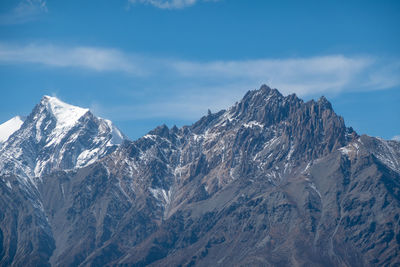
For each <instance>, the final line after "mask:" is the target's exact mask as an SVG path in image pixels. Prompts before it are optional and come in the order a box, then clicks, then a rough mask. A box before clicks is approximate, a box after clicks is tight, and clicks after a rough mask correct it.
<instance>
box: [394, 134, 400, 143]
mask: <svg viewBox="0 0 400 267" xmlns="http://www.w3.org/2000/svg"><path fill="white" fill-rule="evenodd" d="M392 140H395V141H399V142H400V135H395V136H393V137H392Z"/></svg>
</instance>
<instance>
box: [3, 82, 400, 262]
mask: <svg viewBox="0 0 400 267" xmlns="http://www.w3.org/2000/svg"><path fill="white" fill-rule="evenodd" d="M0 192H1V193H0V265H1V266H400V254H399V253H400V142H398V141H393V140H390V141H389V140H383V139H381V138H376V137H370V136H367V135H359V134H358V133H356V132H355V131H354V130H353V129H352V128H351V127H347V126H346V125H345V123H344V119H343V118H342V117H340V116H339V115H337V114H336V113H335V112H334V110H333V108H332V105H331V104H330V103H329V101H328V100H327V99H326V98H325V97H321V98H320V99H319V100H318V101H315V100H311V101H308V102H304V101H303V100H301V99H300V98H298V97H297V96H296V95H295V94H291V95H288V96H283V95H282V94H281V93H280V92H279V91H278V90H276V89H271V88H269V87H268V86H266V85H263V86H261V88H260V89H258V90H252V91H248V92H247V93H246V95H245V96H244V97H243V99H242V100H241V101H239V102H237V103H236V104H234V105H233V106H232V107H230V108H229V109H227V110H221V111H219V112H217V113H211V112H209V113H208V114H207V115H206V116H204V117H202V118H201V119H200V120H198V121H197V122H195V123H194V124H192V125H190V126H183V127H181V128H178V127H176V126H174V127H172V128H169V127H167V126H166V125H162V126H159V127H157V128H155V129H154V130H152V131H150V132H149V133H148V134H146V135H145V136H143V137H141V138H139V139H137V140H135V141H131V140H129V139H128V138H127V137H126V136H125V135H124V134H123V133H122V132H121V131H120V130H118V128H117V127H115V126H114V125H113V124H112V122H111V121H109V120H106V119H102V118H99V117H96V116H95V115H93V114H92V113H91V112H90V111H89V110H88V109H84V108H80V107H75V106H72V105H69V104H66V103H64V102H62V101H60V100H59V99H57V98H55V97H49V96H44V97H43V98H42V100H41V101H40V103H39V104H38V105H36V106H35V107H34V109H33V111H32V113H31V114H29V115H28V116H27V117H15V118H13V119H11V120H10V121H8V122H6V123H4V124H2V125H0Z"/></svg>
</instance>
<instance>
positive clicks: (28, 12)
mask: <svg viewBox="0 0 400 267" xmlns="http://www.w3.org/2000/svg"><path fill="white" fill-rule="evenodd" d="M46 12H47V3H46V0H22V1H20V2H19V3H18V5H17V6H16V7H14V8H13V9H12V10H10V11H9V12H8V13H6V14H1V15H0V25H5V24H21V23H25V22H29V21H32V20H35V19H37V18H38V17H39V16H40V15H41V14H43V13H46Z"/></svg>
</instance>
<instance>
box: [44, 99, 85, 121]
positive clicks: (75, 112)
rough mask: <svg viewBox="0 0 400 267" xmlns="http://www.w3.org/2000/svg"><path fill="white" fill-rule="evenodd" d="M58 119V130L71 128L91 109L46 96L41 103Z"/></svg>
mask: <svg viewBox="0 0 400 267" xmlns="http://www.w3.org/2000/svg"><path fill="white" fill-rule="evenodd" d="M41 104H42V105H45V106H46V107H47V109H48V110H49V111H51V113H52V114H53V115H54V117H55V119H56V123H57V124H56V125H57V126H56V128H69V127H71V126H73V125H74V124H75V123H76V121H77V120H79V118H81V117H82V116H83V115H84V114H86V113H87V112H88V111H89V109H86V108H81V107H77V106H73V105H70V104H67V103H65V102H63V101H61V100H60V99H58V98H57V97H53V96H47V95H45V96H44V97H43V98H42V101H41Z"/></svg>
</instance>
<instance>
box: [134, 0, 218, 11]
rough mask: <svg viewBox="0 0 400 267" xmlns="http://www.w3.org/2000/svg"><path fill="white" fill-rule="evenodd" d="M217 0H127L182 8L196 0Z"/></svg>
mask: <svg viewBox="0 0 400 267" xmlns="http://www.w3.org/2000/svg"><path fill="white" fill-rule="evenodd" d="M217 1H218V0H129V2H130V3H132V4H147V5H152V6H155V7H157V8H161V9H182V8H185V7H189V6H193V5H194V4H196V3H198V2H217Z"/></svg>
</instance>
